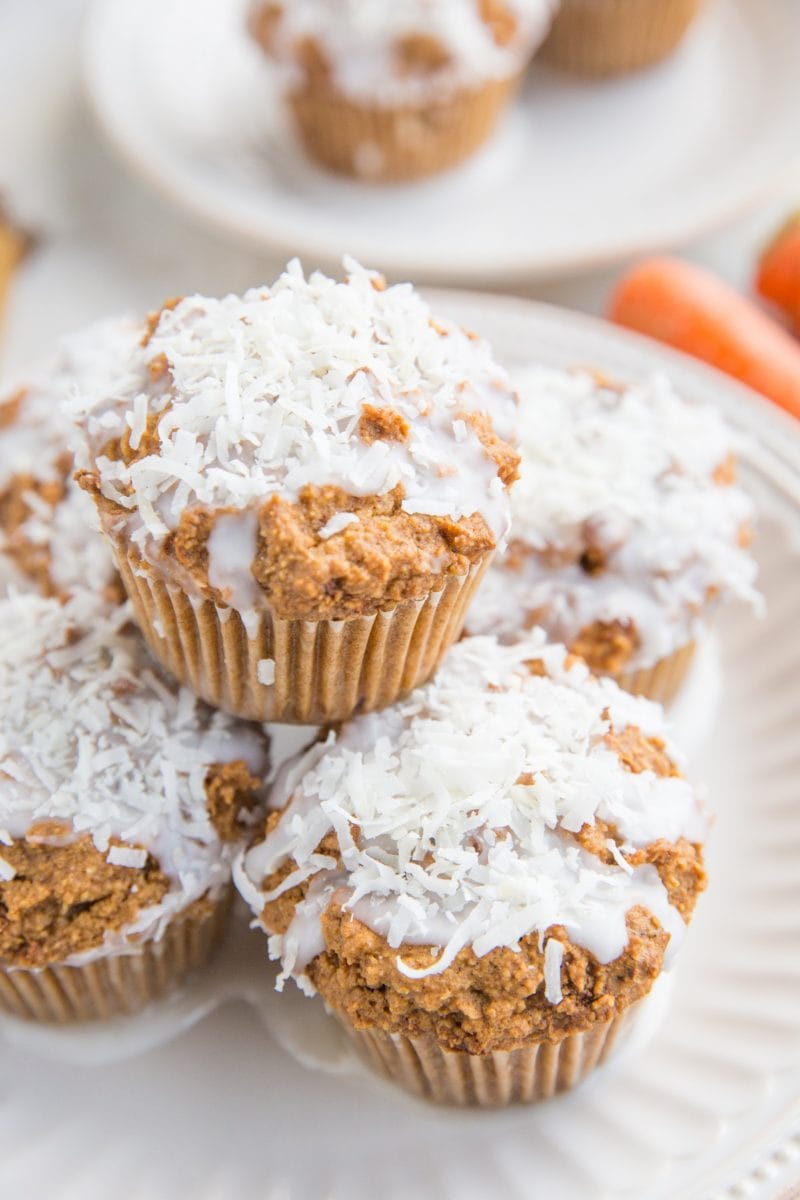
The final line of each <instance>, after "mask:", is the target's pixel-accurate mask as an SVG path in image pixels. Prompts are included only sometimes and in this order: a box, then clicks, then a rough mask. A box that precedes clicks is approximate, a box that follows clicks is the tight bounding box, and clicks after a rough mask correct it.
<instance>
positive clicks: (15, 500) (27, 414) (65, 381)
mask: <svg viewBox="0 0 800 1200" xmlns="http://www.w3.org/2000/svg"><path fill="white" fill-rule="evenodd" d="M138 336H139V335H138V332H137V331H136V328H135V326H134V325H133V323H132V322H130V321H126V320H124V319H115V320H110V321H103V322H100V323H98V324H96V325H93V326H92V327H90V328H89V329H87V330H86V331H85V332H84V333H82V334H78V335H75V336H73V337H71V338H67V339H64V341H63V343H62V345H61V346H60V348H59V350H58V352H57V353H56V354H55V355H54V356H53V358H52V360H51V361H50V362H49V363H47V364H46V365H45V366H44V367H42V368H41V370H39V371H38V372H37V373H36V374H35V375H34V376H33V377H32V378H31V379H30V380H29V382H27V383H26V384H25V385H22V386H16V387H11V388H10V389H9V390H8V391H7V393H6V396H5V399H4V400H0V590H2V591H6V590H7V589H8V588H9V587H12V586H13V588H14V589H16V590H21V591H31V590H33V591H39V592H41V593H43V594H44V595H59V596H62V597H63V596H67V595H69V594H70V593H72V592H73V591H74V590H75V589H76V588H82V587H88V588H90V589H92V590H94V591H95V592H97V593H98V594H100V593H103V592H104V591H105V592H107V594H108V596H109V598H110V599H115V598H116V599H118V598H119V595H120V593H119V591H118V584H117V578H116V572H115V570H114V565H113V563H112V560H111V554H110V552H109V550H108V547H107V546H106V543H105V541H104V539H103V537H102V536H101V534H100V529H99V525H98V520H97V514H96V512H95V509H94V505H93V504H92V503H91V500H90V499H89V497H88V496H86V495H85V493H84V492H83V491H82V490H81V489H80V488H79V487H78V486H77V484H76V483H75V482H74V481H73V478H72V475H73V460H72V452H71V450H70V443H71V442H72V441H73V440H74V432H75V431H74V427H73V422H72V420H71V418H70V417H69V415H68V413H67V409H66V404H67V401H68V399H69V397H70V395H71V392H72V389H73V388H74V387H75V386H76V385H78V383H79V381H80V378H81V375H82V374H83V373H85V372H88V374H89V375H90V377H91V378H93V379H97V378H98V377H99V375H102V371H103V364H104V363H107V362H108V361H109V356H111V355H114V356H116V355H125V354H129V353H130V352H131V350H132V349H133V346H134V345H135V343H136V339H137V337H138Z"/></svg>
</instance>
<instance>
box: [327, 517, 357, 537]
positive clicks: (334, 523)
mask: <svg viewBox="0 0 800 1200" xmlns="http://www.w3.org/2000/svg"><path fill="white" fill-rule="evenodd" d="M354 521H355V522H356V523H358V516H357V514H356V513H354V512H337V513H334V514H333V516H332V517H330V518H329V520H327V521H326V522H325V524H324V525H323V526H322V528H321V529H320V531H319V537H321V538H322V539H323V540H327V539H328V538H330V537H333V535H334V534H335V533H341V532H342V530H343V529H347V526H348V525H352V524H353V522H354Z"/></svg>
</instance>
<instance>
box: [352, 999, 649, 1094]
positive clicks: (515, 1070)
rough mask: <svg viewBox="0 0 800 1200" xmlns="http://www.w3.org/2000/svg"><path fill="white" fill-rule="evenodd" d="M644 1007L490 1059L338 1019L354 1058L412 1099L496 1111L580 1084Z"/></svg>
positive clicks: (431, 1040)
mask: <svg viewBox="0 0 800 1200" xmlns="http://www.w3.org/2000/svg"><path fill="white" fill-rule="evenodd" d="M648 1001H649V997H647V996H645V997H643V998H642V999H641V1000H638V1001H636V1002H635V1003H634V1004H632V1005H631V1006H630V1007H629V1008H628V1009H626V1010H625V1012H623V1013H621V1014H620V1015H619V1016H615V1017H612V1019H611V1020H610V1021H607V1022H605V1023H604V1024H602V1025H596V1026H595V1027H594V1028H592V1029H590V1030H587V1031H586V1032H585V1033H573V1034H570V1035H569V1036H568V1037H566V1038H564V1039H563V1040H562V1041H560V1042H556V1043H550V1042H541V1043H539V1044H537V1045H532V1046H523V1047H521V1048H519V1049H517V1050H498V1051H494V1052H492V1053H489V1054H469V1053H467V1052H466V1051H464V1050H446V1049H444V1048H443V1047H442V1046H440V1045H439V1043H438V1042H437V1041H436V1039H435V1038H433V1037H430V1036H426V1037H418V1038H411V1037H405V1036H404V1035H403V1034H395V1033H386V1032H384V1031H383V1030H380V1029H354V1028H353V1026H352V1025H350V1024H349V1022H347V1021H346V1020H345V1019H344V1018H343V1017H342V1016H341V1015H339V1014H337V1016H338V1019H339V1022H340V1024H341V1025H342V1027H343V1028H344V1029H345V1031H346V1032H347V1034H348V1035H349V1037H350V1039H351V1040H352V1042H353V1044H354V1046H355V1048H356V1050H357V1051H358V1052H359V1054H360V1055H361V1057H362V1058H363V1059H365V1060H366V1061H367V1062H368V1063H369V1065H370V1066H371V1067H372V1068H373V1069H374V1070H376V1071H377V1072H378V1073H379V1074H380V1075H383V1076H384V1077H385V1078H387V1079H390V1080H391V1081H392V1082H393V1083H397V1084H399V1085H400V1086H401V1087H403V1088H405V1090H406V1091H408V1092H411V1093H412V1095H414V1096H418V1097H419V1098H420V1099H423V1100H431V1101H433V1103H435V1104H450V1105H457V1106H460V1107H464V1108H502V1107H505V1106H506V1105H509V1104H534V1103H536V1102H537V1101H539V1100H548V1099H549V1098H550V1097H552V1096H556V1095H558V1094H559V1093H560V1092H566V1091H569V1089H570V1088H573V1087H575V1086H576V1085H577V1084H579V1083H581V1082H582V1081H583V1080H584V1079H585V1078H586V1077H587V1076H588V1075H591V1073H592V1071H594V1069H595V1068H596V1067H599V1066H601V1065H602V1064H603V1063H605V1062H607V1061H608V1059H609V1058H610V1057H611V1055H612V1052H613V1051H615V1050H617V1049H618V1048H619V1046H620V1045H621V1044H622V1043H623V1042H624V1041H625V1040H627V1038H628V1037H629V1036H630V1034H631V1033H632V1032H633V1030H634V1029H635V1028H636V1026H637V1025H638V1023H639V1020H640V1018H641V1015H642V1013H643V1011H644V1010H646V1008H647V1005H648Z"/></svg>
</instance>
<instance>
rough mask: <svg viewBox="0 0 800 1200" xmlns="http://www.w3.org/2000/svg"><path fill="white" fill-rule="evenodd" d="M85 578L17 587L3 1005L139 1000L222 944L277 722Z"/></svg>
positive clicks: (6, 735) (6, 647) (0, 965)
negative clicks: (198, 681)
mask: <svg viewBox="0 0 800 1200" xmlns="http://www.w3.org/2000/svg"><path fill="white" fill-rule="evenodd" d="M130 615H131V614H130V609H129V607H128V606H127V605H119V606H117V607H116V608H113V609H110V608H108V607H107V606H105V605H103V604H101V603H100V604H99V603H97V602H96V601H95V600H94V599H93V598H92V597H91V596H90V595H89V593H88V592H86V591H84V592H81V593H79V594H77V595H76V596H74V597H72V598H71V599H69V600H68V601H66V602H64V603H62V602H60V601H59V600H57V599H55V598H53V597H49V598H48V597H42V596H37V595H22V594H20V595H17V596H12V597H10V598H7V599H5V600H2V601H0V709H1V710H2V739H0V1012H4V1013H7V1014H11V1015H13V1016H16V1017H22V1018H27V1019H30V1020H33V1021H43V1022H71V1021H85V1020H91V1019H96V1018H103V1017H112V1016H120V1015H124V1014H129V1013H132V1012H135V1011H136V1010H138V1009H140V1008H142V1007H143V1006H144V1005H146V1004H147V1003H149V1002H150V1001H151V1000H154V999H155V998H157V997H159V996H162V995H164V994H165V993H167V992H169V991H171V990H172V989H173V988H174V987H175V986H176V985H177V984H178V983H179V982H180V980H181V979H182V978H183V976H184V975H185V974H186V973H187V972H188V971H190V970H191V969H193V968H195V967H197V966H200V965H201V964H202V963H203V962H204V961H205V959H206V958H207V956H208V954H209V953H210V951H211V950H212V949H213V947H214V945H215V943H216V942H217V940H218V938H219V936H220V934H221V932H222V929H223V926H224V921H225V917H226V913H227V908H228V904H229V900H230V894H231V887H230V868H231V861H232V858H233V856H234V853H235V851H236V849H237V847H238V845H239V843H240V841H241V839H242V837H243V835H244V834H245V833H246V832H247V831H248V829H249V828H250V826H249V824H248V823H251V822H252V821H253V820H254V819H255V806H256V804H257V803H258V802H259V801H260V800H261V779H262V778H263V775H264V772H265V770H266V767H267V745H266V741H265V739H264V736H263V735H262V733H261V732H260V731H259V730H257V729H255V728H253V727H245V726H242V725H240V724H238V723H237V722H235V721H234V720H232V719H231V718H230V717H227V716H225V715H223V714H221V713H212V712H211V711H210V710H209V709H207V708H206V707H205V706H204V705H203V704H202V703H200V702H199V701H198V700H197V699H196V698H195V697H194V696H193V695H192V694H191V693H190V692H188V691H186V690H185V689H184V690H180V689H178V688H177V687H176V686H174V685H172V684H171V683H169V682H168V681H166V680H165V679H164V678H162V677H161V676H160V674H159V673H158V670H157V669H156V667H155V665H154V664H153V663H151V661H150V660H149V656H148V654H147V651H146V649H145V647H144V645H143V643H142V641H141V639H140V637H139V635H138V633H137V632H136V631H135V629H133V628H132V627H131V626H130Z"/></svg>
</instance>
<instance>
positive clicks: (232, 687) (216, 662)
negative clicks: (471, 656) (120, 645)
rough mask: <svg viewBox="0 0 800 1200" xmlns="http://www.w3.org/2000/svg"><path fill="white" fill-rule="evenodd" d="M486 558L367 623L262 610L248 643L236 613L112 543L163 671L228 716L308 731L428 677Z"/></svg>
mask: <svg viewBox="0 0 800 1200" xmlns="http://www.w3.org/2000/svg"><path fill="white" fill-rule="evenodd" d="M491 557H492V556H491V555H486V556H485V557H484V558H483V559H482V560H481V561H480V562H479V563H477V564H475V565H474V566H473V567H472V568H471V570H470V571H469V572H468V573H467V574H466V575H449V576H448V577H447V579H446V581H445V584H444V586H443V587H442V588H441V589H440V590H439V591H435V592H431V593H430V594H429V595H428V596H427V597H425V598H423V599H420V600H409V601H404V602H403V603H400V604H398V605H396V606H395V607H394V608H392V609H390V610H388V611H387V612H378V613H373V614H371V615H370V616H364V617H351V618H348V619H346V620H341V621H330V620H323V621H304V620H284V619H281V618H278V617H276V616H274V614H273V613H272V612H271V611H270V610H269V609H265V610H264V612H263V615H262V616H261V619H260V623H259V628H258V630H257V632H256V634H255V636H254V637H252V638H249V637H248V636H247V633H246V631H245V627H244V625H243V623H242V619H241V617H240V616H239V614H238V613H237V612H236V610H235V609H219V608H217V606H216V605H215V604H214V603H213V602H212V601H210V600H203V599H200V598H197V599H194V600H191V599H190V598H189V596H188V595H187V594H186V592H184V591H182V590H181V589H179V588H174V587H170V586H168V585H167V584H166V583H165V582H164V581H163V580H161V579H160V578H158V577H157V576H156V574H155V573H153V572H150V571H146V570H144V569H143V568H142V567H141V565H140V563H139V562H138V560H137V559H136V558H135V557H134V556H128V554H127V552H126V550H125V548H124V547H122V546H117V565H118V567H119V570H120V574H121V576H122V579H123V582H124V584H125V588H126V590H127V592H128V595H129V596H130V598H131V601H132V602H133V607H134V611H135V614H136V619H137V622H138V624H139V626H140V628H141V630H142V633H143V634H144V636H145V638H146V640H147V643H148V645H149V646H150V649H151V650H152V652H153V654H154V655H155V656H156V658H157V659H158V660H159V661H160V662H161V663H163V665H164V666H165V667H166V668H167V670H168V671H170V672H171V673H172V674H173V675H174V676H175V677H176V678H177V679H179V680H180V681H181V682H182V683H185V684H186V685H187V686H188V687H190V688H192V689H193V691H194V692H196V693H197V695H198V696H201V697H202V698H203V699H204V700H206V701H208V703H209V704H213V705H214V706H215V707H216V708H222V709H225V711H227V712H231V713H234V714H235V715H236V716H239V717H245V718H247V719H249V720H254V721H279V722H285V723H288V724H292V723H297V724H312V725H318V724H323V723H325V722H327V721H343V720H345V719H347V718H348V717H350V716H352V715H353V714H354V713H356V712H369V711H373V710H376V709H381V708H385V707H386V706H387V705H388V704H391V703H392V702H393V701H394V700H396V699H398V697H399V696H402V695H404V694H405V693H406V692H410V691H411V690H412V689H413V688H415V687H417V686H418V685H419V684H421V683H424V682H425V681H426V680H427V679H429V678H430V677H431V675H432V674H433V672H434V671H435V670H436V668H437V666H438V665H439V663H440V661H441V659H442V656H443V655H444V653H445V651H446V650H447V648H448V647H449V646H451V645H452V643H453V642H454V641H455V640H456V638H457V637H458V636H459V634H460V633H461V629H462V627H463V624H464V618H465V616H466V613H467V608H468V606H469V603H470V601H471V599H472V596H473V593H474V591H475V589H476V588H477V587H478V585H479V583H480V580H481V578H482V576H483V573H484V571H485V570H486V568H487V567H488V565H489V562H490V560H491ZM159 630H160V631H161V632H159ZM161 633H163V636H161ZM263 659H268V660H272V661H274V664H275V679H274V683H273V684H271V685H265V684H263V683H261V682H260V681H259V678H258V664H259V662H260V661H261V660H263Z"/></svg>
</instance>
